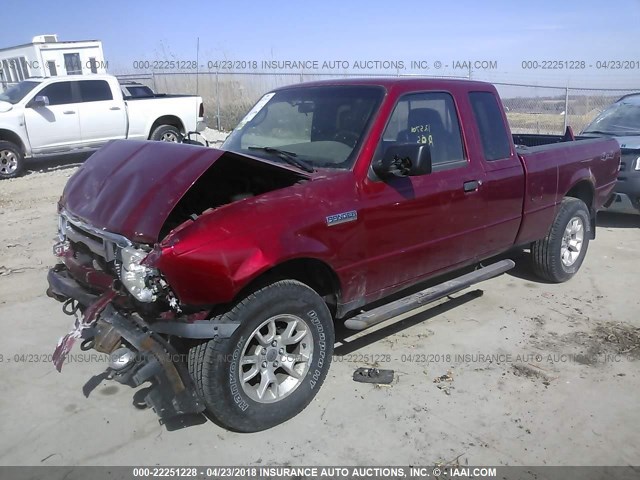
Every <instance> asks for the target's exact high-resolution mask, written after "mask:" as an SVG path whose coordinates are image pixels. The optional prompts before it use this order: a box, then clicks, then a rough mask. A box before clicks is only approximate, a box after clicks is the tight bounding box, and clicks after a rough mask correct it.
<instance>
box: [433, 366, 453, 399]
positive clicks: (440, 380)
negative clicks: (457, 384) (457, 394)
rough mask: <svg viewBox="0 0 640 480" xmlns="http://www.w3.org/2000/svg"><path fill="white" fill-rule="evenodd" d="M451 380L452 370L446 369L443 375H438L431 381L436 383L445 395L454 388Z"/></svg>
mask: <svg viewBox="0 0 640 480" xmlns="http://www.w3.org/2000/svg"><path fill="white" fill-rule="evenodd" d="M452 382H453V372H452V371H451V370H449V371H447V373H445V374H444V375H440V376H439V377H436V378H434V379H433V383H437V385H436V386H437V387H438V389H440V390H442V391H443V392H444V393H446V394H447V395H451V390H453V389H454V386H453V385H452V384H451V383H452Z"/></svg>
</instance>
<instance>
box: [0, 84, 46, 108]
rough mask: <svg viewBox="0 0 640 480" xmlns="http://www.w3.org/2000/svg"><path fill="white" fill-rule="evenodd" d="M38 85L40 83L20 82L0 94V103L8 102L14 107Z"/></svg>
mask: <svg viewBox="0 0 640 480" xmlns="http://www.w3.org/2000/svg"><path fill="white" fill-rule="evenodd" d="M38 85H40V82H29V81H27V82H20V83H18V84H17V85H14V86H13V87H9V88H8V89H7V90H6V91H4V92H2V93H0V101H2V102H9V103H11V104H12V105H15V104H16V103H18V102H19V101H20V100H22V99H23V98H24V97H25V95H27V93H29V92H30V91H31V90H33V89H34V88H35V87H36V86H38Z"/></svg>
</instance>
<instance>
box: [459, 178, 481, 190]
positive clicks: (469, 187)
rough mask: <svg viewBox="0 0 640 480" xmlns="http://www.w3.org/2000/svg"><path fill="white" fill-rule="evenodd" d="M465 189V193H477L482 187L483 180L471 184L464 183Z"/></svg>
mask: <svg viewBox="0 0 640 480" xmlns="http://www.w3.org/2000/svg"><path fill="white" fill-rule="evenodd" d="M462 185H463V188H464V191H465V192H475V191H477V190H478V188H480V185H482V180H471V181H469V182H464V183H463V184H462Z"/></svg>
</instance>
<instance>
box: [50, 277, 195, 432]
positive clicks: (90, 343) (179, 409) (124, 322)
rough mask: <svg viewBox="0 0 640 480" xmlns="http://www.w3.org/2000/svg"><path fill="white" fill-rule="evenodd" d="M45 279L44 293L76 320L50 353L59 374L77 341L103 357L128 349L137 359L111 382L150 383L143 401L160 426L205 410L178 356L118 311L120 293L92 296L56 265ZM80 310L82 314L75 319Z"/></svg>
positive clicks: (131, 317)
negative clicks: (47, 283)
mask: <svg viewBox="0 0 640 480" xmlns="http://www.w3.org/2000/svg"><path fill="white" fill-rule="evenodd" d="M48 280H49V288H48V290H47V294H48V295H49V296H51V297H53V298H55V299H56V300H59V301H64V302H65V306H68V305H69V303H70V302H71V304H72V305H73V307H72V308H71V309H69V308H67V309H66V310H65V313H69V314H75V315H76V320H75V323H74V326H73V328H72V330H71V331H70V332H69V333H68V334H67V335H65V336H64V337H62V338H61V339H60V341H59V342H58V345H57V346H56V349H55V352H54V354H53V362H54V364H55V366H56V368H57V369H58V371H60V370H61V369H62V365H63V363H64V361H65V358H66V356H67V355H68V354H69V352H70V351H71V348H72V347H73V345H74V344H75V343H76V341H77V340H79V339H81V340H82V346H81V347H82V348H83V350H87V349H90V348H92V349H94V350H96V351H99V352H102V353H107V354H113V353H114V351H115V350H117V349H118V347H121V345H126V347H127V348H128V349H129V350H131V351H132V352H133V353H134V354H135V355H134V360H133V361H131V362H130V364H127V365H126V366H125V367H124V368H122V369H118V370H113V369H111V370H110V371H109V372H108V373H109V378H112V379H114V380H116V381H118V382H120V383H123V384H125V385H129V386H132V387H138V386H140V385H142V384H143V383H145V382H147V381H150V382H151V388H150V389H149V390H148V393H147V395H146V396H145V398H144V401H145V403H146V404H147V405H148V406H149V407H151V408H153V409H154V410H155V412H156V413H157V414H158V416H159V417H160V420H161V421H164V420H166V419H168V418H171V417H174V416H177V415H185V414H196V413H201V412H202V411H204V409H205V406H204V403H203V402H202V400H201V399H200V398H199V397H198V395H197V393H196V391H195V387H194V385H193V382H192V380H191V377H190V375H189V373H188V371H187V370H186V368H185V366H184V364H183V362H181V361H180V360H179V358H178V354H177V352H176V351H175V350H174V349H173V347H172V346H171V345H170V344H169V343H168V342H166V341H165V340H164V339H163V338H162V337H161V336H160V335H158V334H157V333H155V332H153V331H151V329H149V327H148V325H146V323H145V322H144V321H142V320H141V319H138V318H137V317H135V316H134V315H125V314H123V313H121V312H119V311H118V310H117V309H116V307H115V305H117V304H118V302H119V300H121V299H122V296H121V294H120V293H119V292H117V291H116V290H114V289H112V288H109V289H108V290H104V291H102V292H100V293H91V292H89V291H88V290H87V289H86V288H84V287H83V286H82V285H81V284H80V283H78V282H77V281H76V280H74V279H73V278H72V277H71V275H70V274H69V272H68V271H67V270H66V268H64V267H60V266H59V267H56V268H53V269H51V270H50V271H49V274H48ZM80 310H82V315H78V313H79V311H80ZM174 360H175V361H174Z"/></svg>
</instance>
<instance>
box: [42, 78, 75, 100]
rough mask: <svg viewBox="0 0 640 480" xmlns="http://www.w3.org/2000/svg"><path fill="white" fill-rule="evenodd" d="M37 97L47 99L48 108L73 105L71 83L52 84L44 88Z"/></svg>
mask: <svg viewBox="0 0 640 480" xmlns="http://www.w3.org/2000/svg"><path fill="white" fill-rule="evenodd" d="M39 95H43V96H46V97H48V98H49V105H50V106H54V105H66V104H68V103H74V99H73V93H72V91H71V82H56V83H52V84H51V85H48V86H46V87H44V88H43V89H42V90H41V91H40V92H39V93H38V94H37V95H36V96H39Z"/></svg>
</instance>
